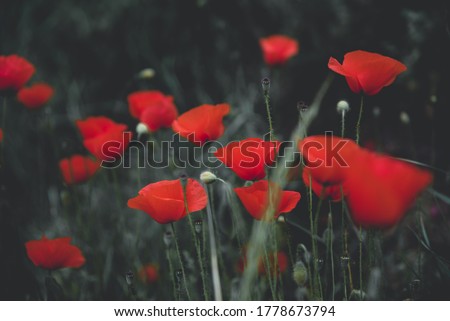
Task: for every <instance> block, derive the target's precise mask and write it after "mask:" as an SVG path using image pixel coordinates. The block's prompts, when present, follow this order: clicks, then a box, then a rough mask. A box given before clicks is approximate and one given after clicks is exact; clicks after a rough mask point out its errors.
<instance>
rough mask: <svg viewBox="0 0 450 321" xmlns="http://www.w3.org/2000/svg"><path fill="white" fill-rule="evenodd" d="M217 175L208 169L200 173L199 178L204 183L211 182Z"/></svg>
mask: <svg viewBox="0 0 450 321" xmlns="http://www.w3.org/2000/svg"><path fill="white" fill-rule="evenodd" d="M216 179H217V176H216V175H214V174H213V173H211V172H210V171H205V172H202V173H201V174H200V180H201V181H202V182H203V183H204V184H212V183H214V182H215V181H216Z"/></svg>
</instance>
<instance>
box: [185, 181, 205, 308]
mask: <svg viewBox="0 0 450 321" xmlns="http://www.w3.org/2000/svg"><path fill="white" fill-rule="evenodd" d="M186 184H187V183H186ZM186 184H185V183H183V182H182V183H181V186H182V188H183V201H184V209H185V211H186V216H187V217H188V221H189V226H190V228H191V234H192V238H193V240H194V245H195V252H196V254H197V259H198V264H199V265H200V276H201V279H202V285H203V296H204V298H205V300H206V301H209V294H208V290H207V284H206V275H205V267H204V265H203V258H202V252H201V249H200V242H199V240H198V237H197V233H196V232H195V227H194V223H193V222H192V217H191V215H190V212H189V207H188V203H187V198H186V186H185V185H186Z"/></svg>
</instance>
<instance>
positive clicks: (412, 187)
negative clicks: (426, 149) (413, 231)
mask: <svg viewBox="0 0 450 321" xmlns="http://www.w3.org/2000/svg"><path fill="white" fill-rule="evenodd" d="M431 181H432V175H431V174H430V173H429V172H428V171H425V170H422V169H419V168H417V167H415V166H413V165H411V164H408V163H405V162H403V161H399V160H396V159H393V158H391V157H388V156H382V155H377V154H375V153H372V152H369V151H366V150H362V151H361V152H360V153H359V155H358V161H357V162H356V164H355V165H354V166H353V167H352V170H351V171H350V172H349V173H348V176H347V179H346V182H345V185H346V187H347V189H348V193H347V196H346V200H347V204H348V207H349V209H350V213H351V216H352V218H353V221H354V222H355V224H357V225H362V226H365V227H379V228H386V227H391V226H393V225H395V224H396V223H398V222H399V221H400V220H401V219H402V217H403V215H404V214H405V212H406V211H407V210H408V209H409V208H410V207H411V206H412V204H413V203H414V200H415V199H416V197H417V195H418V194H419V193H420V192H421V191H422V190H423V189H425V188H426V187H427V186H428V185H429V184H430V183H431Z"/></svg>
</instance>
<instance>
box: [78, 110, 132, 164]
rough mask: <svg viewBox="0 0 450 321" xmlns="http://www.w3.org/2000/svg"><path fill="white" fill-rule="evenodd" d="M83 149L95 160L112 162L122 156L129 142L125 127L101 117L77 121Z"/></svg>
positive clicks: (128, 133)
mask: <svg viewBox="0 0 450 321" xmlns="http://www.w3.org/2000/svg"><path fill="white" fill-rule="evenodd" d="M76 125H77V127H78V129H79V131H80V133H81V136H82V137H83V144H84V147H86V149H87V150H88V151H89V152H90V153H91V154H92V155H94V156H95V157H96V158H97V159H99V160H104V161H112V160H114V159H117V158H119V157H120V155H122V154H123V153H124V151H125V149H126V148H127V146H128V144H129V143H130V140H131V136H132V135H131V133H130V132H125V130H126V129H127V126H126V125H124V124H118V123H115V122H114V121H112V120H111V119H109V118H107V117H103V116H99V117H88V118H86V119H85V120H77V121H76Z"/></svg>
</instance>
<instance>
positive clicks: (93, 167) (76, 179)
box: [59, 155, 100, 185]
mask: <svg viewBox="0 0 450 321" xmlns="http://www.w3.org/2000/svg"><path fill="white" fill-rule="evenodd" d="M99 167H100V162H99V161H96V160H93V159H92V158H90V157H86V156H82V155H73V156H71V157H69V158H64V159H61V160H60V161H59V169H60V170H61V174H62V176H63V179H64V182H65V183H66V184H67V185H72V184H79V183H83V182H86V181H87V180H88V179H89V178H91V177H92V176H93V175H94V174H95V172H96V171H97V170H98V169H99Z"/></svg>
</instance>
